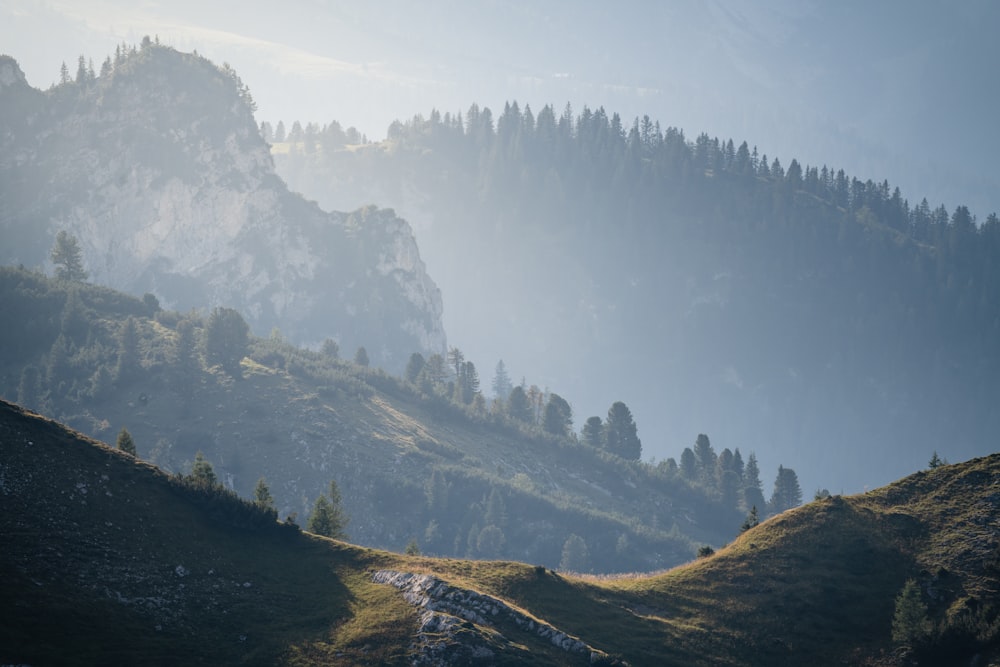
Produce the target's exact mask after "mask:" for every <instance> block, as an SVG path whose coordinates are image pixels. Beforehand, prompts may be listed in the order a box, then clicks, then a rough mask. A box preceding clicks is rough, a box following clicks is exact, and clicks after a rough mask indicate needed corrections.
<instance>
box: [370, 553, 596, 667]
mask: <svg viewBox="0 0 1000 667" xmlns="http://www.w3.org/2000/svg"><path fill="white" fill-rule="evenodd" d="M372 581H374V582H375V583H379V584H389V585H390V586H394V587H396V588H397V589H399V590H400V591H401V592H402V594H403V598H404V599H405V600H406V601H407V602H409V603H410V604H412V605H413V606H415V607H419V608H420V609H421V610H422V611H421V613H420V627H419V629H418V631H417V636H416V639H415V644H416V648H417V649H418V654H419V657H418V659H417V661H416V664H421V665H449V664H458V663H460V662H463V661H467V660H468V659H469V658H472V659H473V660H483V661H486V662H489V661H491V659H492V658H493V657H494V653H493V649H492V648H491V646H490V645H491V644H496V643H498V642H499V643H501V644H504V645H509V641H508V640H507V639H506V638H505V637H503V635H499V639H498V637H497V636H496V633H491V634H492V635H493V636H489V637H488V636H487V635H486V634H485V633H484V632H483V630H482V628H491V629H492V630H499V629H500V628H510V627H514V628H516V629H517V630H520V631H523V632H526V633H531V634H534V635H536V636H538V637H540V638H542V639H543V640H545V641H547V642H549V643H551V644H552V645H553V646H555V647H556V648H558V649H561V650H563V651H565V652H566V653H568V654H571V655H577V656H580V657H581V658H587V659H589V661H590V662H591V663H602V664H613V663H612V662H610V661H609V660H608V657H607V656H606V655H605V654H604V653H602V652H600V651H596V650H594V649H592V648H591V647H589V646H587V644H585V643H584V642H582V641H580V640H579V639H577V638H576V637H572V636H570V635H568V634H566V633H565V632H562V631H560V630H559V629H558V628H555V627H553V626H551V625H549V624H548V623H545V622H544V621H540V620H537V619H534V618H531V617H530V616H528V615H527V614H525V613H524V612H521V611H518V610H517V609H514V608H513V607H511V606H510V605H508V604H507V603H506V602H504V601H502V600H499V599H497V598H495V597H493V596H490V595H485V594H483V593H477V592H475V591H471V590H468V589H466V588H459V587H457V586H452V585H450V584H447V583H445V582H444V581H442V580H441V579H439V578H437V577H435V576H433V575H430V574H413V573H410V572H397V571H395V570H379V571H377V572H375V573H374V574H373V575H372ZM463 664H464V663H463Z"/></svg>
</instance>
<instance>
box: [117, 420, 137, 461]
mask: <svg viewBox="0 0 1000 667" xmlns="http://www.w3.org/2000/svg"><path fill="white" fill-rule="evenodd" d="M115 446H116V447H118V449H119V450H121V451H123V452H125V453H126V454H129V455H131V456H137V454H136V450H135V440H133V439H132V434H131V433H129V432H128V429H126V428H125V427H124V426H122V430H120V431H118V438H117V440H115Z"/></svg>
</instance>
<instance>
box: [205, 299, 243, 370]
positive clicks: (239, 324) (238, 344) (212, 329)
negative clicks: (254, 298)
mask: <svg viewBox="0 0 1000 667" xmlns="http://www.w3.org/2000/svg"><path fill="white" fill-rule="evenodd" d="M249 343H250V327H249V326H248V325H247V323H246V321H245V320H244V319H243V316H242V315H240V314H239V312H238V311H236V310H233V309H232V308H222V307H216V308H214V309H213V310H212V314H211V315H209V318H208V324H207V325H206V326H205V355H206V356H207V357H208V360H209V362H210V363H214V364H219V365H220V366H222V368H223V369H225V371H226V372H227V373H229V374H230V375H232V376H233V377H240V376H242V374H243V372H242V369H241V368H240V362H241V361H242V360H243V357H244V356H246V352H247V346H248V345H249Z"/></svg>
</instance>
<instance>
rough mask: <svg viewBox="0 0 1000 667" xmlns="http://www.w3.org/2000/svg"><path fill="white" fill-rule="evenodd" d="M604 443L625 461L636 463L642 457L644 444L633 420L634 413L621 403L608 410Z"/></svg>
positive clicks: (615, 403)
mask: <svg viewBox="0 0 1000 667" xmlns="http://www.w3.org/2000/svg"><path fill="white" fill-rule="evenodd" d="M604 442H605V445H606V447H607V448H608V451H610V452H613V453H615V454H617V455H618V456H620V457H622V458H624V459H631V460H634V461H637V460H639V458H641V457H642V442H640V440H639V435H638V429H637V428H636V425H635V421H634V420H633V419H632V411H631V410H629V409H628V406H627V405H625V404H624V403H622V402H621V401H615V402H614V403H612V404H611V407H610V408H609V409H608V418H607V420H606V421H605V422H604Z"/></svg>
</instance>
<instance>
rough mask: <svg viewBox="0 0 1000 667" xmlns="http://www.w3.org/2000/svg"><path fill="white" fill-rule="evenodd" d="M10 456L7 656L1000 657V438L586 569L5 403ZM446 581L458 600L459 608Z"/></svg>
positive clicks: (550, 660) (197, 659)
mask: <svg viewBox="0 0 1000 667" xmlns="http://www.w3.org/2000/svg"><path fill="white" fill-rule="evenodd" d="M0 453H2V456H0V497H2V498H3V509H4V511H3V513H2V514H0V532H2V534H3V535H4V536H5V544H4V548H3V550H0V576H2V577H3V581H4V587H3V593H2V604H0V647H2V648H0V661H2V662H4V663H12V662H16V663H25V664H139V663H145V664H178V663H185V664H188V663H190V664H299V665H312V664H410V663H417V664H435V663H433V662H432V661H433V660H434V659H440V660H441V661H442V662H441V663H438V664H470V663H472V662H476V661H477V660H478V661H479V662H480V663H481V664H504V663H508V662H509V663H511V664H588V663H591V662H605V663H611V662H615V661H624V662H627V663H628V664H633V665H645V664H676V665H803V664H816V665H822V664H830V665H833V664H868V665H902V664H912V663H911V662H908V661H909V660H911V659H914V658H916V659H919V661H920V662H919V664H956V665H957V664H970V661H971V660H972V659H973V658H974V657H975V656H978V657H977V658H975V659H976V660H978V662H977V663H976V664H984V665H985V664H995V662H996V661H997V660H998V658H1000V619H998V616H997V610H996V607H995V606H994V604H995V600H996V596H997V591H998V587H1000V570H998V563H1000V559H998V556H1000V551H998V544H997V537H996V536H997V527H998V521H1000V517H998V513H997V507H998V502H997V501H998V497H1000V455H994V456H991V457H988V458H984V459H978V460H974V461H970V462H968V463H964V464H958V465H951V466H945V467H941V468H938V469H935V470H933V471H929V472H921V473H918V474H916V475H913V476H911V477H909V478H906V479H904V480H902V481H900V482H898V483H896V484H893V485H891V486H889V487H886V488H883V489H879V490H877V491H874V492H870V493H867V494H864V495H862V496H856V497H850V498H841V497H833V498H830V499H827V500H823V501H817V502H814V503H810V504H809V505H806V506H804V507H802V508H799V509H796V510H791V511H788V512H786V513H784V514H782V515H780V516H778V517H775V518H773V519H771V520H769V521H767V522H764V523H763V524H761V525H760V526H758V527H756V528H753V529H751V530H749V531H747V532H746V533H744V534H743V535H742V536H741V537H740V538H739V539H737V540H736V541H735V542H734V543H732V544H731V545H729V546H728V547H726V548H725V549H722V550H720V551H719V552H718V553H716V554H715V555H714V556H710V557H707V558H703V559H699V560H698V561H696V562H693V563H691V564H688V565H686V566H683V567H679V568H676V569H674V570H671V571H669V572H666V573H663V574H660V575H654V576H648V577H638V578H618V579H593V578H583V579H580V578H573V577H568V576H565V575H558V574H555V573H553V572H551V571H549V570H546V569H544V568H541V567H534V566H528V565H519V564H516V563H504V562H490V561H462V560H448V559H429V558H421V557H408V556H399V555H395V554H390V553H387V552H379V551H374V550H370V549H362V548H358V547H353V546H350V545H348V544H345V543H340V542H335V541H331V540H327V539H324V538H319V537H315V536H310V535H308V534H304V533H300V532H299V531H298V530H297V529H296V528H295V527H292V526H289V525H286V524H282V523H277V522H275V521H274V520H273V514H272V515H268V513H266V512H263V511H261V510H257V509H254V507H253V506H252V505H250V504H249V503H244V502H242V501H239V500H238V499H236V498H235V497H234V496H233V495H232V494H229V493H227V492H225V491H206V490H204V489H198V488H196V487H195V486H193V485H192V484H191V483H190V482H188V481H185V479H184V478H182V477H179V476H169V475H167V474H165V473H163V472H161V471H159V470H157V469H156V468H154V467H153V466H150V465H148V464H146V463H143V462H141V461H137V460H135V459H133V458H132V457H130V456H128V455H125V454H122V453H120V452H118V451H115V450H112V449H110V448H108V447H106V446H105V445H103V444H101V443H98V442H95V441H92V440H89V439H87V438H85V437H83V436H80V435H79V434H76V433H74V432H72V431H69V430H67V429H65V428H64V427H62V426H61V425H59V424H57V423H54V422H51V421H49V420H46V419H44V418H41V417H38V416H36V415H33V414H30V413H26V412H24V411H22V410H21V409H19V408H17V407H16V406H13V405H10V404H7V403H3V404H2V405H0ZM386 570H390V571H395V572H410V573H432V574H433V575H434V576H435V577H437V579H434V580H432V584H433V587H436V588H435V589H434V590H437V591H438V593H439V594H440V596H439V597H438V598H434V597H433V595H434V593H433V590H432V592H431V593H430V595H431V598H432V599H433V600H434V603H433V604H430V605H428V606H424V607H421V608H420V611H419V614H418V609H417V608H416V607H414V606H412V605H411V604H408V603H407V601H406V599H405V598H404V597H403V596H402V595H400V594H399V593H398V592H397V590H396V588H394V587H393V586H391V585H385V584H380V583H374V582H373V576H375V575H376V573H379V572H382V573H384V572H385V571H386ZM910 578H913V579H915V580H916V582H917V583H918V585H919V587H920V590H921V601H922V602H923V603H924V604H925V605H926V606H927V609H928V616H929V618H930V619H931V620H932V621H933V626H929V627H932V628H933V629H931V630H930V632H929V633H928V635H927V637H926V639H923V640H921V641H919V642H916V643H914V644H913V646H911V647H909V648H901V647H898V646H897V645H895V644H893V642H892V640H891V630H890V628H891V622H892V617H893V609H894V600H895V598H896V596H897V594H898V593H899V591H900V590H901V589H902V587H903V585H904V583H905V581H906V580H907V579H910ZM433 587H432V588H433ZM410 593H412V591H410ZM448 595H450V598H449V599H450V600H451V603H450V604H451V606H450V607H442V606H440V605H443V604H445V602H443V601H444V600H445V597H447V596H448ZM486 596H491V597H486ZM493 610H495V611H493ZM431 612H433V614H431ZM477 613H478V616H477V615H476V614H477ZM428 614H431V616H434V615H435V614H436V616H434V618H433V619H431V620H433V621H434V623H429V621H428V619H429V618H430V617H428V616H427V615H428ZM455 616H464V618H465V619H471V620H464V619H459V620H458V621H454V617H455ZM435 619H436V620H435ZM448 619H451V620H452V621H454V622H453V623H452V624H451V625H449V624H448V623H447V622H446V621H448ZM527 622H530V623H531V625H527V624H526V623H527ZM476 656H478V658H477V657H476ZM421 661H423V662H421ZM991 661H993V662H991Z"/></svg>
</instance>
